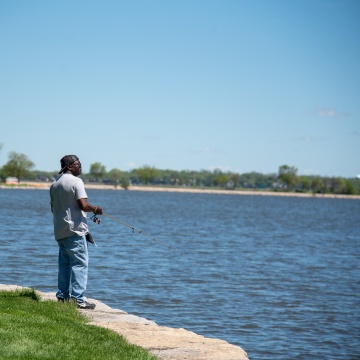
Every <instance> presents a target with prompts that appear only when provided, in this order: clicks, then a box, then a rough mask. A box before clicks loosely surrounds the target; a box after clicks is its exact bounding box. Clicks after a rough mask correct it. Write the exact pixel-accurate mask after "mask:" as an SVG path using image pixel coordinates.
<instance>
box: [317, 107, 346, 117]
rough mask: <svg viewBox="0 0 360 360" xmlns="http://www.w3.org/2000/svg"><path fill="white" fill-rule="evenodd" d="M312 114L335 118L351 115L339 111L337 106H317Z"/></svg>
mask: <svg viewBox="0 0 360 360" xmlns="http://www.w3.org/2000/svg"><path fill="white" fill-rule="evenodd" d="M312 114H313V115H316V116H320V117H329V118H335V119H343V118H345V117H348V116H349V114H348V113H346V112H342V111H338V110H337V109H335V108H326V107H322V106H318V107H316V108H315V109H314V110H313V112H312Z"/></svg>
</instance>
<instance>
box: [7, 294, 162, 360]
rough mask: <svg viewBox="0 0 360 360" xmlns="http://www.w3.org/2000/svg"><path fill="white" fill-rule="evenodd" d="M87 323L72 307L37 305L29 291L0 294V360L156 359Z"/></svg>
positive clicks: (39, 303)
mask: <svg viewBox="0 0 360 360" xmlns="http://www.w3.org/2000/svg"><path fill="white" fill-rule="evenodd" d="M87 323H88V320H87V319H86V318H85V317H84V316H82V315H81V314H80V313H79V311H78V310H77V308H76V305H75V304H72V303H58V302H55V301H40V297H39V296H38V295H37V293H36V292H35V291H34V290H31V289H23V290H18V291H0V359H66V360H72V359H74V360H75V359H86V360H88V359H89V360H90V359H91V360H92V359H94V360H95V359H102V360H103V359H106V360H107V359H109V360H110V359H124V360H128V359H129V360H156V359H157V358H156V357H155V356H153V355H151V354H150V353H148V352H147V351H146V350H144V349H142V348H140V347H138V346H136V345H131V344H129V343H128V342H127V341H126V339H125V338H123V337H122V336H120V335H118V334H116V333H115V332H113V331H111V330H108V329H104V328H101V327H98V326H93V325H88V324H87Z"/></svg>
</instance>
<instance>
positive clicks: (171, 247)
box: [90, 213, 182, 255]
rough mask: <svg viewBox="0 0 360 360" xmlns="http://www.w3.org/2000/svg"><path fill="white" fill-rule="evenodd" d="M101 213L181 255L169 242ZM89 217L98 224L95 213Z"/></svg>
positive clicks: (98, 220) (98, 219) (99, 220)
mask: <svg viewBox="0 0 360 360" xmlns="http://www.w3.org/2000/svg"><path fill="white" fill-rule="evenodd" d="M102 215H104V216H106V217H108V218H109V219H111V220H114V221H116V222H118V223H119V224H121V225H124V226H126V227H128V228H130V229H131V230H132V232H133V233H134V232H135V231H136V232H138V233H139V234H141V235H143V236H146V237H148V238H149V239H151V240H153V241H154V242H157V243H158V244H161V245H163V246H166V247H167V248H169V250H171V251H175V252H179V253H180V254H181V255H182V252H181V251H180V250H178V249H175V248H174V247H173V246H170V245H169V244H166V243H164V242H162V241H160V240H158V239H156V238H154V237H153V236H152V235H149V234H147V233H146V232H144V231H142V230H139V229H137V228H135V227H134V226H131V225H129V224H126V223H125V222H123V221H121V220H119V219H116V218H114V217H113V216H110V215H108V214H105V213H102ZM90 219H91V220H92V221H93V222H95V223H97V224H99V225H100V222H101V219H100V218H99V217H97V216H96V215H93V216H91V217H90Z"/></svg>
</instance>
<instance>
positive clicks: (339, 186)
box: [331, 177, 346, 194]
mask: <svg viewBox="0 0 360 360" xmlns="http://www.w3.org/2000/svg"><path fill="white" fill-rule="evenodd" d="M331 185H332V186H331V190H332V192H333V193H335V194H346V181H345V179H344V178H342V177H336V178H333V179H332V184H331Z"/></svg>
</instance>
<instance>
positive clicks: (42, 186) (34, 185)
mask: <svg viewBox="0 0 360 360" xmlns="http://www.w3.org/2000/svg"><path fill="white" fill-rule="evenodd" d="M50 186H51V182H30V181H27V182H24V183H22V184H21V185H11V186H9V185H1V186H0V189H22V190H28V189H37V190H49V189H50ZM85 189H97V190H112V191H152V192H178V193H196V194H225V195H257V196H283V197H284V196H286V197H302V198H319V199H325V198H326V199H352V200H360V195H346V194H312V193H296V192H280V191H262V190H259V191H257V190H225V189H200V188H176V187H163V186H129V189H128V190H124V189H123V188H122V187H117V188H115V187H114V186H113V185H103V184H89V183H85Z"/></svg>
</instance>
